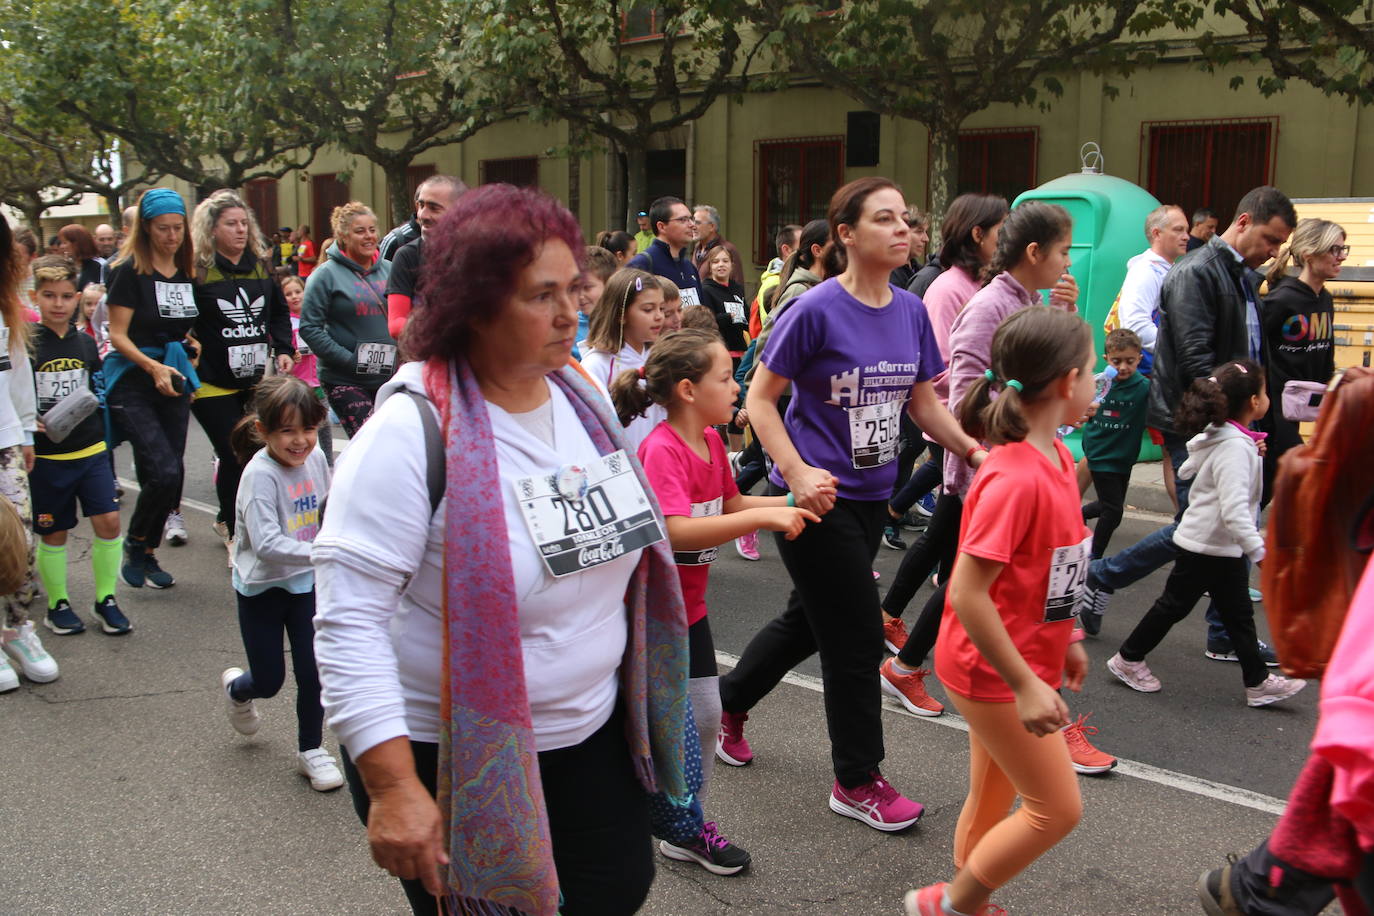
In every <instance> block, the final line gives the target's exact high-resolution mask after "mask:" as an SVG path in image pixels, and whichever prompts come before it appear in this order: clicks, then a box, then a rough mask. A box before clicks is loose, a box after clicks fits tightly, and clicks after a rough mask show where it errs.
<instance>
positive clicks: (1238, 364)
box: [1174, 359, 1264, 438]
mask: <svg viewBox="0 0 1374 916" xmlns="http://www.w3.org/2000/svg"><path fill="white" fill-rule="evenodd" d="M1263 389H1264V370H1263V369H1262V368H1260V366H1259V365H1258V364H1256V363H1254V362H1252V361H1251V360H1248V359H1237V360H1234V361H1232V362H1229V363H1226V364H1224V365H1221V366H1218V367H1217V368H1216V369H1214V370H1212V374H1211V375H1210V376H1208V377H1207V378H1200V379H1194V380H1193V385H1192V387H1191V388H1189V389H1188V390H1187V391H1185V392H1184V393H1183V399H1182V401H1180V402H1179V406H1178V410H1177V412H1175V414H1174V427H1175V428H1176V429H1177V430H1178V434H1179V435H1180V436H1184V437H1185V438H1187V437H1191V436H1196V435H1197V434H1198V433H1200V432H1202V431H1203V430H1204V429H1206V428H1207V427H1208V426H1212V425H1220V424H1222V423H1225V422H1226V421H1227V420H1234V419H1235V418H1237V417H1239V416H1240V415H1241V414H1242V413H1244V412H1245V409H1246V407H1247V406H1248V405H1249V403H1250V399H1251V398H1253V397H1254V396H1255V395H1257V394H1259V393H1260V391H1262V390H1263Z"/></svg>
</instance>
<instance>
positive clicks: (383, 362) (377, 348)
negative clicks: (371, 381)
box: [358, 343, 396, 375]
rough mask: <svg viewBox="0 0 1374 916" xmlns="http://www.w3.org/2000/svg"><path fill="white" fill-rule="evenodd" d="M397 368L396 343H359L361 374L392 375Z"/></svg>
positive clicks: (359, 370) (359, 369)
mask: <svg viewBox="0 0 1374 916" xmlns="http://www.w3.org/2000/svg"><path fill="white" fill-rule="evenodd" d="M395 368H396V345H395V344H388V343H360V344H358V374H359V375H390V374H391V373H392V371H393V370H394V369H395Z"/></svg>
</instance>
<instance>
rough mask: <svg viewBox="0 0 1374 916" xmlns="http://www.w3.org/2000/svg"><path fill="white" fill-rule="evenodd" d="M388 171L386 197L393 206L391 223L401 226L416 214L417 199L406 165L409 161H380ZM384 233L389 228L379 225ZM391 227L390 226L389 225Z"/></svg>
mask: <svg viewBox="0 0 1374 916" xmlns="http://www.w3.org/2000/svg"><path fill="white" fill-rule="evenodd" d="M377 164H378V165H380V166H381V167H382V170H383V171H384V172H385V173H386V197H387V202H388V203H389V205H390V206H391V225H392V226H399V225H400V224H401V223H404V222H405V221H406V220H409V219H411V218H412V217H413V216H415V201H414V200H413V199H412V198H411V196H410V186H409V183H408V182H407V181H406V166H408V165H409V164H410V163H409V162H397V161H392V162H379V163H377ZM377 228H378V231H380V232H382V233H383V234H385V233H386V231H387V230H385V229H382V227H380V226H378V227H377ZM388 228H389V227H388Z"/></svg>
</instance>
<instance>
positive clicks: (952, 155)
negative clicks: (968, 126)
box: [926, 123, 959, 251]
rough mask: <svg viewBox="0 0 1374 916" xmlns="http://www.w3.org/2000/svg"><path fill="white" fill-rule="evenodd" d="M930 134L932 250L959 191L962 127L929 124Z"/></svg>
mask: <svg viewBox="0 0 1374 916" xmlns="http://www.w3.org/2000/svg"><path fill="white" fill-rule="evenodd" d="M926 126H927V128H928V129H929V130H930V230H931V231H930V250H931V251H935V250H937V249H938V247H939V245H940V244H941V239H940V238H939V235H938V232H937V229H938V227H939V225H940V221H941V220H942V219H943V218H944V214H945V210H947V209H948V208H949V202H950V201H951V200H953V199H954V195H955V192H956V191H957V190H958V188H959V125H958V123H953V124H949V123H945V124H928V125H926Z"/></svg>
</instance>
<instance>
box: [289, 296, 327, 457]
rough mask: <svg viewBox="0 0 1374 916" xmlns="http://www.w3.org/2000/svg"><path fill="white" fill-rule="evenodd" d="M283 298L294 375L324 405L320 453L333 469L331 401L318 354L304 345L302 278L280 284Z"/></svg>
mask: <svg viewBox="0 0 1374 916" xmlns="http://www.w3.org/2000/svg"><path fill="white" fill-rule="evenodd" d="M281 291H282V296H284V297H285V298H286V307H287V309H289V310H290V312H291V343H292V345H293V346H295V348H296V354H297V357H298V358H297V359H296V365H295V366H293V367H292V369H291V373H292V374H293V375H295V376H296V378H298V379H300V380H301V381H302V382H305V383H306V384H307V385H309V386H310V390H311V391H313V392H315V397H316V398H318V399H319V400H320V403H322V404H324V409H325V419H324V422H323V423H321V424H320V433H319V438H320V449H321V450H322V451H323V452H324V457H325V458H326V460H328V462H329V466H330V467H333V466H334V436H333V435H332V434H331V433H330V428H329V426H330V424H329V400H328V399H327V398H326V397H325V396H324V388H322V387H320V376H319V369H318V367H317V366H316V359H315V354H314V353H311V352H310V347H308V346H307V345H306V343H305V341H303V340H301V303H302V302H303V301H304V300H305V281H304V280H302V279H301V278H300V277H285V278H284V279H283V280H282V281H281Z"/></svg>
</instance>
